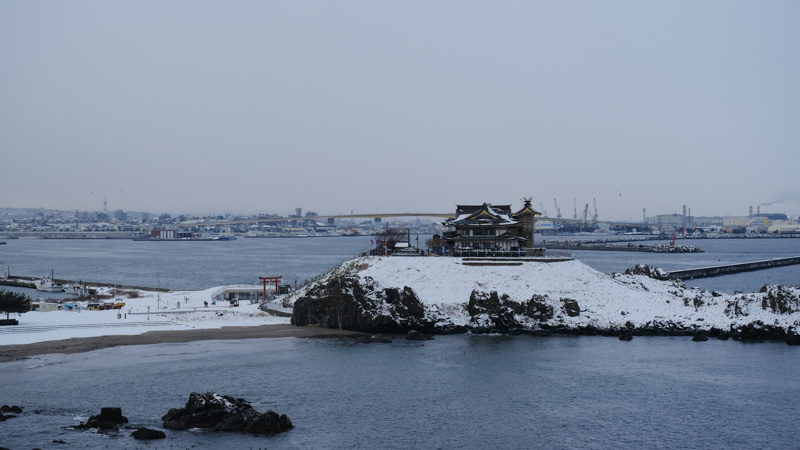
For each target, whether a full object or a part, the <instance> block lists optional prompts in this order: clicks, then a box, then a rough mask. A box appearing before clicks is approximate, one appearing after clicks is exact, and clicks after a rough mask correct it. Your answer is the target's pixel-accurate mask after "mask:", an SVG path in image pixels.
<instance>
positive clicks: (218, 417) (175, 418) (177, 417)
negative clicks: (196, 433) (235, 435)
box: [161, 392, 294, 434]
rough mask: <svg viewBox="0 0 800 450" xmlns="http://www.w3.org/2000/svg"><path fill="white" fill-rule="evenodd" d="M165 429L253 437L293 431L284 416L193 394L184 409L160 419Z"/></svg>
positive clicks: (231, 400) (240, 402) (218, 397)
mask: <svg viewBox="0 0 800 450" xmlns="http://www.w3.org/2000/svg"><path fill="white" fill-rule="evenodd" d="M161 419H162V420H163V421H164V428H171V429H176V430H187V429H189V428H207V429H209V430H214V431H240V432H245V433H252V434H273V433H280V432H283V431H286V430H289V429H292V428H294V426H293V425H292V421H291V420H289V418H288V417H286V414H281V415H278V413H276V412H275V411H267V412H265V413H263V414H262V413H260V412H258V411H256V410H255V409H253V407H252V406H250V403H249V402H248V401H247V400H245V399H243V398H233V397H229V396H227V395H219V394H216V393H214V392H206V393H205V394H200V393H197V392H192V393H191V394H190V395H189V401H188V402H187V403H186V407H184V408H173V409H170V410H169V412H168V413H167V414H166V415H164V416H163V417H162V418H161Z"/></svg>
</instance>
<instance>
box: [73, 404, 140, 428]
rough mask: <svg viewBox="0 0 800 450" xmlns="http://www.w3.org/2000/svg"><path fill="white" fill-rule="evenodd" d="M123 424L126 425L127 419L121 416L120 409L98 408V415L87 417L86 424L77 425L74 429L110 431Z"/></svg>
mask: <svg viewBox="0 0 800 450" xmlns="http://www.w3.org/2000/svg"><path fill="white" fill-rule="evenodd" d="M123 423H128V418H127V417H125V416H123V415H122V408H117V407H113V408H100V414H98V415H96V416H92V417H89V420H87V421H86V424H81V425H78V426H77V427H76V428H84V429H85V428H100V429H101V430H110V429H112V428H116V427H118V426H119V425H121V424H123Z"/></svg>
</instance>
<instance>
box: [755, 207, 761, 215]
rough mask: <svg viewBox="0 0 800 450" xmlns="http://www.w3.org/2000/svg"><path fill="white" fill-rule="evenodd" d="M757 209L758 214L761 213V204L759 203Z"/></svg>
mask: <svg viewBox="0 0 800 450" xmlns="http://www.w3.org/2000/svg"><path fill="white" fill-rule="evenodd" d="M756 210H757V211H758V214H759V215H761V205H758V208H756Z"/></svg>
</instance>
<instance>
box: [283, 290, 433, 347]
mask: <svg viewBox="0 0 800 450" xmlns="http://www.w3.org/2000/svg"><path fill="white" fill-rule="evenodd" d="M367 294H373V295H371V296H370V295H367ZM371 297H374V298H371ZM384 301H385V303H386V305H387V306H388V307H385V308H384V307H379V306H382V305H381V304H382V303H383V302H384ZM377 311H380V313H378V312H377ZM424 316H425V308H424V306H423V305H422V303H421V302H420V301H419V299H418V298H417V296H416V294H415V293H414V291H413V290H412V289H411V288H409V287H404V288H403V289H402V290H399V289H396V288H387V289H384V290H382V291H376V290H375V288H374V286H373V284H372V283H369V282H367V283H359V280H358V278H357V277H353V276H338V277H333V278H332V279H331V280H330V281H329V282H327V283H320V284H317V285H314V286H313V287H312V288H311V289H309V291H308V292H307V293H306V295H305V296H303V297H301V298H299V299H297V300H296V301H295V303H294V309H293V311H292V325H299V326H303V325H319V326H322V327H326V328H339V329H343V330H354V331H363V332H367V333H394V334H398V333H405V332H406V331H407V330H408V329H409V328H415V329H424V328H425V327H426V326H430V324H428V323H427V322H426V320H425V317H424Z"/></svg>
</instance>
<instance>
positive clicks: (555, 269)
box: [290, 257, 800, 330]
mask: <svg viewBox="0 0 800 450" xmlns="http://www.w3.org/2000/svg"><path fill="white" fill-rule="evenodd" d="M476 263H477V264H485V265H471V264H476ZM502 263H503V262H501V261H497V262H492V261H471V262H470V261H466V260H462V259H461V258H445V257H438V258H437V257H427V258H399V257H388V258H387V257H363V258H359V259H356V260H353V261H350V262H348V263H345V264H344V265H343V267H342V270H343V271H346V272H350V273H355V274H357V276H358V277H360V278H361V280H362V282H363V283H364V284H368V280H367V278H371V279H372V280H373V281H374V283H375V286H376V288H377V289H378V290H382V289H385V288H399V289H402V288H403V287H404V286H408V287H410V288H412V289H413V290H414V292H415V293H416V295H417V297H418V298H419V300H420V302H421V303H422V304H423V305H425V308H426V310H429V311H430V310H437V311H439V313H440V314H446V315H447V316H448V317H449V319H450V320H451V321H452V323H453V324H454V325H466V324H468V323H469V321H470V320H471V318H470V316H469V314H468V313H467V311H466V309H467V308H466V305H467V302H468V301H469V298H470V294H471V293H472V291H473V290H477V291H479V292H485V293H489V292H491V291H496V292H497V293H498V295H499V296H501V297H502V295H503V294H505V295H507V296H508V298H509V300H513V301H516V302H518V303H524V302H526V301H528V300H530V299H531V298H532V296H534V295H539V296H544V295H547V296H548V297H549V300H550V302H551V304H553V305H554V306H555V308H556V311H559V305H560V300H561V299H572V300H577V302H578V304H579V305H580V315H578V316H575V317H570V316H568V315H567V314H564V313H559V312H557V313H556V314H557V316H558V317H555V318H553V319H552V320H551V321H550V324H551V325H564V326H594V327H596V328H602V329H605V328H618V327H622V326H624V325H625V324H626V323H627V322H630V323H632V324H634V326H637V327H639V326H643V325H645V324H646V323H647V322H653V321H672V322H675V323H681V324H684V325H685V326H692V325H696V326H697V328H698V329H710V328H711V327H716V328H718V329H722V330H728V329H729V328H730V326H731V325H736V324H748V323H753V322H755V321H759V320H760V321H761V322H763V323H764V324H768V325H774V326H782V327H790V326H800V312H798V311H797V308H796V306H797V305H795V310H794V311H790V312H788V313H784V314H776V313H775V312H773V311H772V310H771V309H770V308H769V307H768V308H763V307H762V300H763V299H764V298H765V296H766V295H767V294H766V293H751V294H737V295H727V294H719V293H712V292H710V291H703V290H700V289H697V288H687V287H685V286H684V285H683V284H682V283H680V282H677V281H659V280H655V279H652V278H648V277H647V276H644V275H623V274H615V275H614V276H609V275H606V274H603V273H601V272H598V271H596V270H594V269H592V268H591V267H589V266H587V265H585V264H583V263H581V262H579V261H574V260H572V261H563V262H549V263H545V262H531V261H526V262H521V263H512V264H518V265H499V264H502ZM505 263H506V264H508V262H507V261H506V262H505ZM320 281H322V282H324V278H323V279H322V280H320ZM302 291H303V290H302V289H301V290H300V291H298V292H297V293H295V294H294V295H292V296H290V298H292V299H294V298H298V297H299V296H300V295H303V292H302ZM783 292H784V293H786V292H788V293H789V295H790V296H791V297H793V298H794V300H793V301H794V302H795V303H797V299H798V297H800V288H798V287H787V289H786V290H784V291H783ZM520 321H521V322H525V321H528V322H530V323H531V324H533V322H531V321H530V320H528V319H527V318H520Z"/></svg>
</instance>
